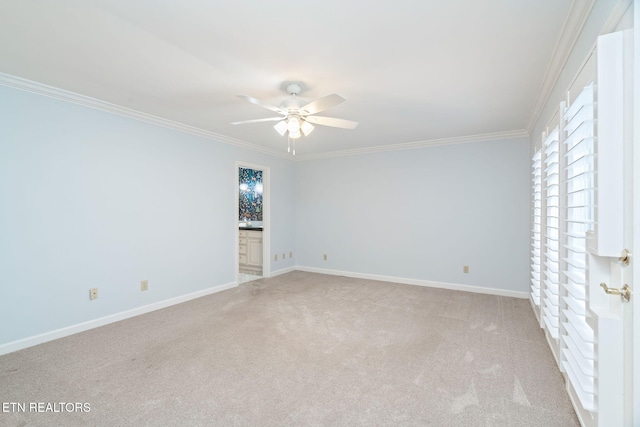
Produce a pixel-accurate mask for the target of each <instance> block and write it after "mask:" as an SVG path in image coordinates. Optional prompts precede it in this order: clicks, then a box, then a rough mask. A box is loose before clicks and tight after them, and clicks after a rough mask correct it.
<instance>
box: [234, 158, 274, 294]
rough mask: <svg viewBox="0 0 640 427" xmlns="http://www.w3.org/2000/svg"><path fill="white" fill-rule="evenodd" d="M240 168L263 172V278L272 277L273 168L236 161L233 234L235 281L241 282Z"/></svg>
mask: <svg viewBox="0 0 640 427" xmlns="http://www.w3.org/2000/svg"><path fill="white" fill-rule="evenodd" d="M240 168H245V169H254V170H259V171H262V277H265V278H267V277H271V262H270V261H271V168H269V167H268V166H264V165H258V164H255V163H248V162H243V161H236V162H235V168H234V170H233V171H234V175H235V178H234V180H233V182H234V187H233V198H234V203H233V205H234V207H235V208H234V214H233V219H234V221H233V230H234V231H233V233H234V236H235V237H234V241H235V256H234V259H235V264H234V269H235V281H236V283H238V281H239V274H240V272H239V268H238V267H239V265H240V255H239V251H240V241H239V235H238V222H239V220H238V211H239V209H240V200H239V197H238V196H239V193H238V191H239V190H240V176H239V171H240Z"/></svg>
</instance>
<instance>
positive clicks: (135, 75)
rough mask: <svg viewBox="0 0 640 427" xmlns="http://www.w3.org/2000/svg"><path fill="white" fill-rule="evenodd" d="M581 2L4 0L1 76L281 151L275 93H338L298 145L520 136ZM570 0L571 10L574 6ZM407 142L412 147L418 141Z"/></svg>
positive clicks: (323, 149) (317, 151) (303, 150)
mask: <svg viewBox="0 0 640 427" xmlns="http://www.w3.org/2000/svg"><path fill="white" fill-rule="evenodd" d="M585 3H588V1H587V0H482V1H477V0H430V1H425V0H415V1H414V0H395V1H388V0H378V1H375V2H371V1H362V0H358V1H356V0H351V1H349V0H323V1H314V2H311V1H304V0H298V1H284V0H270V1H268V2H267V1H263V0H246V1H242V0H189V1H185V0H182V1H180V0H135V1H131V0H56V1H49V0H0V11H1V12H0V73H5V74H9V75H12V76H17V77H21V78H24V79H28V80H33V81H35V82H39V83H43V84H46V85H50V86H53V87H56V88H61V89H64V90H67V91H71V92H74V93H78V94H81V95H85V96H88V97H92V98H96V99H99V100H103V101H107V102H109V103H113V104H117V105H119V106H123V107H127V108H130V109H133V110H136V111H140V112H143V113H146V114H150V115H153V116H157V117H160V118H164V119H168V120H171V121H175V122H179V123H182V124H185V125H189V126H193V127H195V128H198V129H202V130H204V131H207V132H211V133H213V134H217V135H222V136H224V137H225V138H227V139H228V140H240V141H245V142H249V143H252V144H256V145H259V146H261V147H265V148H266V149H269V150H271V149H272V150H276V151H277V152H286V145H287V142H286V137H281V136H280V135H279V134H277V133H276V131H275V130H273V129H272V126H273V124H274V123H273V122H271V123H257V124H246V125H241V126H233V125H231V124H230V122H232V121H237V120H248V119H257V118H263V117H273V116H274V113H273V112H271V111H268V110H266V109H263V108H261V107H259V106H256V105H253V104H250V103H247V102H246V101H244V100H242V99H240V98H238V97H237V96H236V95H238V94H247V95H250V96H253V97H255V98H259V99H261V100H264V101H266V102H269V103H272V104H276V105H278V104H279V103H280V102H281V101H282V100H284V99H285V98H286V97H287V95H286V93H285V92H284V91H283V87H282V83H283V82H285V81H302V82H304V83H305V86H306V90H305V91H304V92H302V93H301V95H300V97H301V98H303V99H307V100H309V101H310V100H313V99H315V98H319V97H322V96H325V95H328V94H331V93H338V94H340V95H341V96H343V97H344V98H346V100H347V101H346V102H344V103H343V104H340V105H338V106H336V107H334V108H331V109H329V110H326V111H325V112H323V113H321V115H325V116H332V117H339V118H344V119H348V120H354V121H357V122H359V123H360V125H359V126H358V127H357V128H356V129H355V130H343V129H333V128H327V127H322V126H317V127H316V130H315V131H314V132H313V133H312V134H311V135H310V136H308V137H304V138H302V139H301V140H300V141H299V143H298V155H299V156H300V155H302V156H303V157H304V156H305V155H306V156H311V155H326V154H327V153H330V152H336V151H343V150H356V151H357V150H364V149H376V148H377V149H380V148H381V147H388V146H390V145H399V146H406V145H412V143H417V144H418V145H419V144H421V143H425V142H428V141H433V140H440V139H450V138H461V137H462V138H464V137H468V136H472V135H484V136H485V137H487V136H489V135H494V136H495V135H510V134H526V133H527V132H528V131H529V129H530V127H531V124H532V120H534V119H535V118H536V109H537V108H539V106H540V103H541V102H544V100H545V96H546V94H548V91H549V90H550V86H551V84H552V83H553V82H554V81H555V78H556V76H557V73H558V72H559V68H560V67H561V65H562V60H561V59H558V55H560V54H562V52H561V51H560V50H559V49H558V46H560V45H561V44H562V43H563V40H564V43H567V40H569V41H570V40H571V37H572V35H571V34H568V32H571V31H577V30H578V29H579V27H575V25H574V27H575V28H573V29H572V27H571V22H574V21H575V15H576V13H584V10H580V6H581V5H583V4H585ZM576 11H577V12H576ZM413 145H415V144H413Z"/></svg>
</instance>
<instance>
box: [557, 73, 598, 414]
mask: <svg viewBox="0 0 640 427" xmlns="http://www.w3.org/2000/svg"><path fill="white" fill-rule="evenodd" d="M563 131H564V135H565V137H564V138H563V144H564V148H563V153H564V155H563V159H562V160H563V162H562V163H563V166H564V167H563V179H562V185H561V191H562V195H563V201H564V203H563V205H564V209H563V215H562V216H563V222H564V227H563V229H564V232H563V235H562V243H563V245H562V259H563V261H564V262H563V266H564V268H563V271H562V276H563V277H562V286H563V292H562V295H563V296H562V302H563V304H562V307H563V310H562V328H561V330H562V337H561V354H562V366H563V368H564V370H565V372H566V374H567V377H568V378H569V381H570V382H571V385H572V386H573V388H574V389H575V391H576V394H577V396H578V398H579V399H580V403H581V404H582V406H583V408H584V409H586V410H588V411H592V412H593V411H595V366H594V364H595V361H594V359H595V353H594V350H595V348H594V347H595V334H594V329H593V326H592V325H593V324H594V321H595V320H594V319H593V316H592V315H591V314H590V312H589V309H588V301H587V300H588V293H587V271H588V264H587V250H586V233H587V231H590V230H593V224H594V221H593V220H594V139H595V102H594V87H593V84H591V85H589V86H587V87H586V88H584V90H583V91H582V92H581V93H580V95H579V96H578V97H577V98H576V100H575V101H574V103H573V104H572V105H571V106H570V107H569V108H568V109H567V110H566V112H565V113H564V129H563Z"/></svg>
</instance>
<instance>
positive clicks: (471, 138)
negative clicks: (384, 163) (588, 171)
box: [294, 129, 529, 161]
mask: <svg viewBox="0 0 640 427" xmlns="http://www.w3.org/2000/svg"><path fill="white" fill-rule="evenodd" d="M528 137H529V133H528V132H527V131H526V130H525V129H519V130H512V131H505V132H494V133H483V134H478V135H468V136H459V137H454V138H440V139H431V140H425V141H416V142H405V143H400V144H389V145H380V146H377V147H364V148H354V149H352V150H340V151H330V152H326V153H316V154H307V155H297V156H295V159H294V160H296V161H304V160H317V159H326V158H331V157H345V156H357V155H361V154H370V153H383V152H387V151H400V150H411V149H416V148H424V147H438V146H442V145H453V144H466V143H471V142H483V141H500V140H504V139H514V138H528Z"/></svg>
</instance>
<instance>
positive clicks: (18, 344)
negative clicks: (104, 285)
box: [0, 282, 238, 356]
mask: <svg viewBox="0 0 640 427" xmlns="http://www.w3.org/2000/svg"><path fill="white" fill-rule="evenodd" d="M237 286H238V283H237V282H231V283H226V284H223V285H219V286H214V287H212V288H208V289H203V290H201V291H196V292H192V293H190V294H186V295H181V296H179V297H175V298H170V299H167V300H164V301H158V302H155V303H153V304H148V305H144V306H142V307H137V308H133V309H131V310H126V311H122V312H120V313H115V314H110V315H108V316H104V317H100V318H98V319H94V320H89V321H87V322H83V323H78V324H76V325H71V326H67V327H64V328H60V329H56V330H54V331H50V332H45V333H43V334H39V335H34V336H31V337H27V338H22V339H19V340H16V341H12V342H8V343H6V344H1V345H0V356H1V355H3V354H7V353H12V352H14V351H18V350H22V349H23V348H28V347H33V346H34V345H38V344H42V343H45V342H49V341H53V340H57V339H59V338H64V337H67V336H69V335H73V334H77V333H79V332H84V331H87V330H89V329H93V328H98V327H100V326H104V325H108V324H110V323H114V322H118V321H120V320H124V319H128V318H130V317H135V316H139V315H141V314H145V313H149V312H152V311H155V310H160V309H161V308H166V307H169V306H172V305H176V304H180V303H183V302H187V301H190V300H192V299H196V298H200V297H204V296H206V295H211V294H215V293H217V292H222V291H225V290H227V289H231V288H235V287H237Z"/></svg>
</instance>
